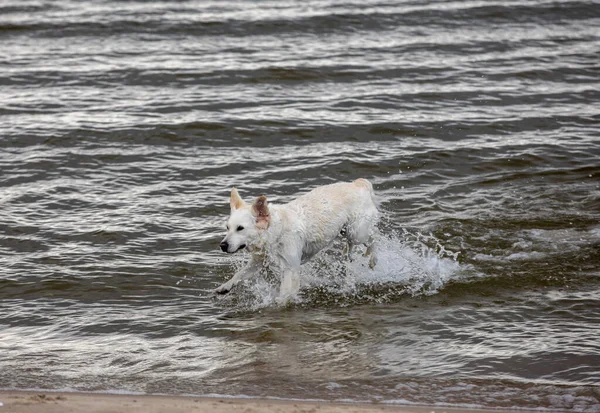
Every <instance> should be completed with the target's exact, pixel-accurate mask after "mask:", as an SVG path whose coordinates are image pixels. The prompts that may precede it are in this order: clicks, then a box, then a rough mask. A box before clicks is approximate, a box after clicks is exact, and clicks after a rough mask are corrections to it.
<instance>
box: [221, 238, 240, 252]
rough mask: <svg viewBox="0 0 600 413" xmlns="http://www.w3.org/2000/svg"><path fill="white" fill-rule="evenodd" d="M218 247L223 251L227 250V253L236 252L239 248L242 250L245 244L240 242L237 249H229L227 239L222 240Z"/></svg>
mask: <svg viewBox="0 0 600 413" xmlns="http://www.w3.org/2000/svg"><path fill="white" fill-rule="evenodd" d="M219 247H221V251H223V252H227V253H229V254H233V253H234V252H238V251H239V250H243V249H244V248H246V244H242V245H240V246H239V247H238V249H237V250H235V251H229V243H228V242H227V241H223V242H221V243H220V244H219Z"/></svg>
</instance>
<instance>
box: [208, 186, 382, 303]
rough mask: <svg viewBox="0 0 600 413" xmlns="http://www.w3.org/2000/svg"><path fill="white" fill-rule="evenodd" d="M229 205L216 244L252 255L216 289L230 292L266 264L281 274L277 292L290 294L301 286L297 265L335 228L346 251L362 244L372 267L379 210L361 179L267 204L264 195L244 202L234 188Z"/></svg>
mask: <svg viewBox="0 0 600 413" xmlns="http://www.w3.org/2000/svg"><path fill="white" fill-rule="evenodd" d="M230 207H231V215H230V217H229V220H228V222H227V235H226V236H225V238H224V239H223V241H222V242H221V249H222V250H223V251H225V252H228V253H235V252H237V251H239V250H241V249H244V248H246V249H247V250H248V251H249V252H250V253H251V259H250V261H249V262H248V264H247V265H246V266H245V267H244V268H242V269H241V270H239V271H238V272H236V274H235V275H234V276H233V277H232V278H231V279H230V280H229V281H227V282H226V283H224V284H223V285H221V286H219V287H218V288H217V289H216V290H215V292H216V293H219V294H225V293H227V292H229V291H230V290H231V289H232V288H233V287H234V286H235V285H237V284H238V283H239V282H240V281H242V280H244V279H247V278H249V277H252V276H253V275H255V274H257V273H258V272H260V270H261V269H262V268H263V267H264V266H266V265H268V266H269V267H270V268H271V269H274V270H275V271H276V272H277V273H279V274H280V275H281V287H280V297H281V298H286V297H290V296H293V295H295V294H296V293H297V292H298V290H299V288H300V279H299V272H300V265H301V264H302V263H304V262H306V261H308V260H310V259H311V258H312V257H313V256H314V255H315V254H317V253H318V252H319V251H321V250H322V249H324V248H326V247H328V246H329V245H331V243H332V242H333V240H334V239H335V238H336V237H337V236H338V235H340V234H341V235H342V236H343V237H344V238H345V239H346V242H347V243H346V247H345V250H344V253H345V254H346V255H347V256H350V253H351V251H352V248H353V247H354V246H355V245H360V244H364V245H365V246H366V247H367V251H366V255H369V256H370V260H369V265H370V266H371V268H373V267H374V266H375V264H376V262H377V259H376V256H375V252H374V239H373V234H374V232H375V230H376V227H375V225H376V223H377V219H378V211H377V207H376V206H375V202H374V194H373V187H372V185H371V183H370V182H369V181H367V180H366V179H357V180H356V181H354V182H351V183H336V184H331V185H325V186H321V187H318V188H315V189H313V190H312V191H310V192H309V193H307V194H305V195H302V196H300V197H299V198H297V199H295V200H294V201H292V202H289V203H287V204H284V205H271V204H269V203H268V200H267V198H266V197H265V196H264V195H263V196H260V197H258V198H256V200H255V201H254V202H253V203H252V204H251V205H249V204H247V203H246V202H244V201H243V200H242V198H241V197H240V195H239V193H238V191H237V190H236V189H235V188H233V189H232V191H231V197H230Z"/></svg>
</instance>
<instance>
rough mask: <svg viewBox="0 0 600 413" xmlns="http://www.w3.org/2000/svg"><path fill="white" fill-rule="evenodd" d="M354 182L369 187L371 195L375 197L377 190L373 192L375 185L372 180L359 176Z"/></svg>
mask: <svg viewBox="0 0 600 413" xmlns="http://www.w3.org/2000/svg"><path fill="white" fill-rule="evenodd" d="M353 184H354V185H356V186H360V187H361V188H365V189H368V190H369V192H370V193H371V197H372V198H375V192H373V185H372V184H371V182H369V181H367V180H366V179H364V178H358V179H357V180H356V181H354V182H353Z"/></svg>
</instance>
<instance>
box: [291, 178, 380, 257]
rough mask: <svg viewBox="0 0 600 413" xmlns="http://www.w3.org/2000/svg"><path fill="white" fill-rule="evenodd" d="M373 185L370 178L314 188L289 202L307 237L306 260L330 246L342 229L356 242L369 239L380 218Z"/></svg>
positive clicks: (299, 228) (300, 229)
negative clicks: (378, 217)
mask: <svg viewBox="0 0 600 413" xmlns="http://www.w3.org/2000/svg"><path fill="white" fill-rule="evenodd" d="M373 198H374V196H373V186H372V185H371V183H370V182H369V181H367V180H366V179H362V178H361V179H357V180H356V181H354V182H350V183H335V184H331V185H325V186H321V187H318V188H315V189H313V190H312V191H310V192H309V193H307V194H305V195H303V196H301V197H299V198H297V199H295V200H294V201H292V202H290V203H289V204H287V205H286V207H288V208H290V209H292V210H293V211H294V212H295V214H296V215H297V218H298V222H297V223H296V224H297V225H296V227H297V230H299V231H301V232H302V235H303V238H304V248H303V254H302V255H303V261H304V260H307V259H310V258H311V257H312V256H313V255H314V254H315V253H317V252H318V251H320V250H321V249H323V248H324V247H326V246H327V245H329V244H330V243H331V242H332V241H333V240H334V239H335V237H337V236H338V235H339V234H340V232H341V231H342V229H345V230H346V231H347V236H348V239H349V240H350V241H351V242H352V243H353V244H362V243H366V242H367V241H368V238H369V236H370V235H371V232H372V230H373V228H374V225H375V223H376V220H377V215H378V213H377V207H376V206H375V203H374V200H373Z"/></svg>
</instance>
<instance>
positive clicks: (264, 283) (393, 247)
mask: <svg viewBox="0 0 600 413" xmlns="http://www.w3.org/2000/svg"><path fill="white" fill-rule="evenodd" d="M342 249H343V247H342V245H341V242H335V243H334V245H332V247H331V248H329V249H327V250H324V251H322V252H321V253H319V254H318V255H317V256H316V257H315V258H314V259H313V260H311V261H310V262H308V263H306V264H305V265H303V267H302V270H301V291H300V292H299V294H298V295H297V296H295V297H292V300H291V302H290V301H288V302H286V303H285V304H286V305H297V306H346V305H351V304H357V303H367V302H389V301H392V300H395V299H399V298H401V297H402V296H407V295H408V296H419V295H432V294H436V293H437V292H438V291H439V290H440V289H441V288H443V287H444V286H445V285H446V284H447V283H448V282H449V281H450V280H455V279H458V278H460V275H461V274H462V273H463V270H464V268H463V267H464V266H463V265H461V264H459V262H458V255H459V254H458V253H457V252H452V251H450V250H448V249H447V248H445V247H444V245H443V244H442V243H441V241H440V240H438V239H437V238H436V237H435V236H433V235H432V234H429V235H424V234H421V233H420V232H414V233H413V232H409V231H408V230H403V231H393V232H390V233H388V234H385V235H379V236H378V239H377V248H376V254H377V257H378V263H377V266H376V267H375V268H374V269H370V268H369V265H368V258H367V257H365V256H364V255H363V253H364V249H361V248H356V249H355V251H354V252H353V254H352V257H351V260H350V261H349V260H347V259H346V258H345V257H344V256H343V255H342ZM244 261H245V260H244V259H243V258H242V257H240V256H238V257H236V258H235V261H234V263H233V265H234V267H235V269H238V268H239V267H241V266H242V265H244ZM221 300H222V303H223V304H225V305H226V306H227V307H230V306H232V307H234V308H235V309H236V310H242V311H256V310H259V309H261V308H265V307H270V306H273V305H275V306H279V305H282V304H284V303H282V302H281V300H279V278H278V276H277V275H276V274H273V273H270V272H266V271H265V272H264V273H261V274H260V275H259V276H258V277H255V278H253V279H250V280H247V281H245V282H243V283H241V284H240V285H239V286H238V287H237V288H236V290H235V291H234V293H233V294H230V295H228V296H225V297H223V298H221Z"/></svg>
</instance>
